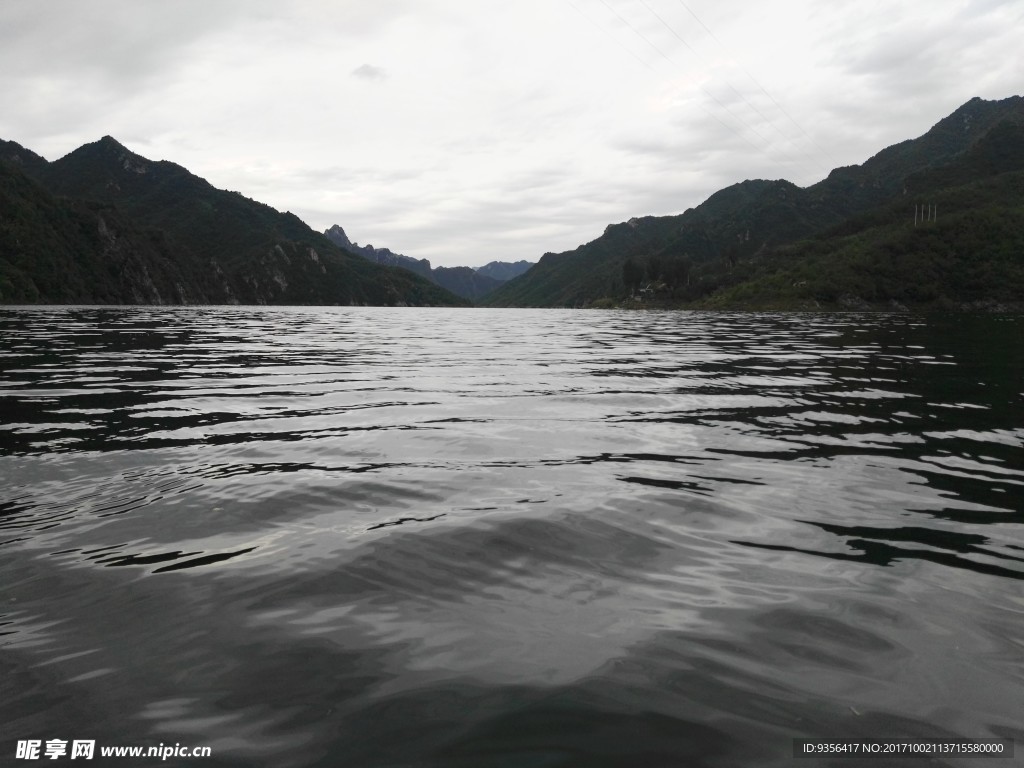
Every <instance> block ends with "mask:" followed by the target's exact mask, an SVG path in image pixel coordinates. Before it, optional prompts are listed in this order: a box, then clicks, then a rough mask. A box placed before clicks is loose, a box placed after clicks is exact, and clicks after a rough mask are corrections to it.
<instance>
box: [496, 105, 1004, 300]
mask: <svg viewBox="0 0 1024 768" xmlns="http://www.w3.org/2000/svg"><path fill="white" fill-rule="evenodd" d="M1022 122H1024V98H1021V97H1020V96H1013V97H1010V98H1007V99H1004V100H1001V101H984V100H982V99H979V98H974V99H971V100H970V101H969V102H967V103H966V104H964V105H963V106H961V107H960V108H958V109H957V110H956V111H954V112H953V113H952V114H950V115H949V116H947V117H945V118H943V119H942V120H940V121H939V122H938V123H937V124H936V125H935V126H933V127H932V128H931V129H930V130H929V131H928V132H927V133H925V134H924V135H923V136H921V137H919V138H917V139H910V140H907V141H903V142H900V143H898V144H895V145H893V146H891V147H888V148H886V149H883V150H882V151H881V152H879V153H877V154H876V155H874V156H873V157H871V158H869V159H868V160H867V161H865V162H864V163H863V164H861V165H855V166H848V167H844V168H837V169H835V170H833V171H832V172H831V173H830V174H829V175H828V177H827V178H826V179H824V180H822V181H821V182H818V183H817V184H814V185H812V186H809V187H807V188H800V187H797V186H796V185H794V184H792V183H791V182H788V181H786V180H784V179H780V180H775V181H767V180H748V181H744V182H741V183H738V184H734V185H732V186H730V187H727V188H725V189H723V190H720V191H719V192H716V193H715V194H713V195H711V196H710V197H709V198H708V199H707V200H706V201H704V202H703V203H701V204H700V205H699V206H697V207H696V208H691V209H688V210H686V211H685V212H683V213H681V214H676V215H673V216H661V217H654V216H644V217H638V218H633V219H630V220H629V221H627V222H623V223H621V224H612V225H609V226H608V227H607V228H606V229H605V231H604V233H603V234H602V235H601V236H600V237H598V238H597V239H595V240H593V241H591V242H589V243H586V244H584V245H581V246H579V247H578V248H576V249H575V250H573V251H568V252H565V253H560V254H554V253H547V254H544V256H543V257H542V258H541V259H540V261H539V262H538V264H537V266H536V267H534V268H533V269H531V270H530V271H529V272H527V273H525V274H524V275H521V276H520V277H517V278H515V279H513V280H510V281H509V282H508V283H506V284H505V285H503V286H502V287H501V288H499V289H498V290H497V291H495V292H494V293H493V294H491V295H490V296H488V297H487V298H486V299H485V301H484V303H485V304H488V305H491V306H585V305H588V304H591V303H593V302H595V301H598V300H606V301H607V300H612V299H614V297H623V296H628V295H629V294H630V293H631V290H632V289H631V287H630V286H628V285H627V284H626V277H627V276H628V275H630V276H632V277H631V278H630V279H633V280H636V283H635V284H634V286H633V288H636V287H637V286H638V285H639V284H640V282H641V281H643V280H645V281H646V283H647V284H650V285H651V286H653V287H652V288H651V289H650V290H652V291H654V292H655V293H657V292H658V291H659V290H660V291H662V295H663V296H665V295H668V296H669V298H670V299H671V300H673V301H676V302H680V301H689V302H696V301H705V300H707V299H708V297H711V296H712V295H714V294H715V292H716V291H719V290H721V289H724V288H726V287H728V286H732V285H736V284H737V283H738V282H739V281H741V280H742V279H744V278H743V276H744V275H745V274H747V273H752V272H751V270H752V269H753V266H752V265H756V266H757V268H758V269H761V268H762V266H761V265H762V264H763V263H764V262H765V261H766V260H768V261H770V260H771V257H772V254H775V253H776V252H778V250H779V249H780V248H783V247H784V246H787V245H788V244H791V243H795V242H798V241H801V240H803V239H806V238H812V237H816V236H818V235H819V234H821V233H825V232H827V231H829V230H830V229H831V228H836V227H840V226H841V225H843V224H844V222H847V221H850V220H852V219H854V218H856V217H858V216H861V215H863V214H866V213H867V212H869V211H871V210H874V209H877V208H880V207H884V206H886V205H895V204H897V202H898V201H899V200H904V196H905V195H912V194H914V193H915V192H917V191H918V190H917V189H916V187H915V184H916V183H917V181H916V180H919V179H922V178H939V177H942V174H947V175H948V174H950V173H954V171H952V170H950V168H951V167H953V165H955V163H956V161H957V159H958V158H961V157H963V156H964V155H965V153H967V152H968V151H969V150H970V149H971V148H972V147H975V146H976V145H978V143H979V142H981V141H982V140H983V139H985V138H986V137H988V136H989V135H990V134H991V133H992V132H993V131H997V130H1004V128H1002V127H1004V126H1013V125H1018V124H1021V123H1022ZM1012 144H1013V137H1012V136H1009V134H1008V135H1007V137H1006V142H1005V146H1003V147H1002V150H1000V151H1001V152H1002V155H999V157H1004V156H1005V155H1006V154H1007V153H1010V154H1012V152H1014V151H1016V150H1014V149H1011V148H1008V147H1009V145H1012ZM1014 146H1016V145H1014ZM992 151H993V152H995V150H992ZM989 162H990V164H993V163H994V164H995V165H997V166H998V165H999V163H1000V162H1004V161H1002V160H999V159H998V158H995V159H993V158H990V160H989ZM959 173H961V175H962V178H960V182H967V181H970V180H972V179H974V178H975V177H976V174H975V175H972V174H974V171H964V170H963V169H961V170H960V171H959ZM965 173H966V176H963V174H965ZM928 174H933V175H932V176H928ZM935 174H938V175H935ZM943 178H945V177H943ZM949 178H952V177H949ZM933 190H934V188H933ZM921 191H924V190H921ZM1011 199H1012V198H1011ZM917 202H922V201H917ZM1021 202H1022V200H1021V199H1020V198H1019V197H1018V198H1016V205H1017V206H1019V205H1020V204H1021ZM902 205H903V207H904V208H908V209H909V210H912V209H913V205H914V201H913V200H911V199H909V198H906V199H905V200H904V203H903V204H902ZM821 268H822V269H825V268H826V267H824V266H822V267H821ZM637 275H639V278H637V277H636V276H637ZM952 281H953V278H952V277H949V276H947V277H945V278H943V289H942V290H943V291H945V292H946V293H941V292H940V293H941V295H947V293H948V294H949V296H950V298H952V297H954V296H955V295H956V294H957V291H958V289H957V288H956V286H955V285H953V284H952ZM661 285H663V286H666V288H664V289H659V288H658V287H657V286H661ZM684 288H685V290H684ZM831 295H832V292H831V291H830V290H829V291H825V292H824V293H823V294H822V296H823V297H827V296H831ZM808 299H809V300H811V301H817V299H814V297H808ZM726 303H727V302H726Z"/></svg>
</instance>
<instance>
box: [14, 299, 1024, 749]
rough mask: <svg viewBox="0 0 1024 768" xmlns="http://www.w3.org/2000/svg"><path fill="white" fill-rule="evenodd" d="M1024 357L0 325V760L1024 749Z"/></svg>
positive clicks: (130, 315) (995, 348) (908, 324)
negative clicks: (72, 747) (996, 741)
mask: <svg viewBox="0 0 1024 768" xmlns="http://www.w3.org/2000/svg"><path fill="white" fill-rule="evenodd" d="M1022 325H1024V318H1020V317H956V318H951V319H936V318H922V317H913V316H906V315H898V316H897V315H893V316H879V315H771V314H767V315H742V314H737V315H731V314H700V313H673V312H666V313H641V312H635V313H619V312H586V311H539V310H536V311H535V310H440V309H439V310H412V309H358V308H328V309H324V308H273V309H271V308H237V307H232V308H175V309H164V308H131V309H129V308H31V309H8V310H2V311H0V474H2V477H3V479H4V483H3V486H2V488H0V555H2V558H0V584H3V588H2V591H0V596H2V598H0V599H2V603H0V647H2V649H3V653H2V654H0V674H2V675H3V679H4V680H5V696H4V697H3V699H2V700H0V718H2V721H3V722H4V723H6V724H7V727H6V728H5V729H4V739H6V743H0V754H7V755H8V756H11V755H13V750H14V744H15V741H16V740H17V739H24V738H39V739H48V738H63V739H71V738H94V739H96V740H97V742H98V743H100V744H145V745H156V744H159V743H168V744H169V743H182V744H195V745H208V746H211V747H212V749H213V755H214V756H213V758H211V759H207V760H204V761H203V764H204V765H267V766H306V765H323V766H336V765H359V766H414V765H415V766H419V765H424V766H426V765H445V766H449V765H450V766H467V767H468V766H525V765H536V766H577V765H579V766H627V765H628V766H635V765H651V766H660V765H665V766H668V765H673V766H675V765H746V764H755V763H756V764H770V765H771V764H774V765H782V764H787V765H788V764H790V762H791V759H792V758H791V745H792V739H793V738H795V737H806V738H825V737H829V738H896V737H912V736H919V737H947V736H957V737H969V738H981V737H992V736H999V737H1003V738H1017V739H1020V738H1022V737H1024V729H1022V727H1021V726H1020V723H1019V713H1020V712H1022V711H1024V665H1022V664H1021V659H1022V658H1024V635H1022V633H1021V627H1022V626H1024V616H1022V614H1024V598H1022V597H1021V595H1022V594H1024V591H1022V586H1024V585H1022V584H1021V581H1022V579H1024V532H1022V527H1021V523H1022V522H1024V504H1022V499H1024V450H1022V449H1024V345H1022V344H1021V341H1020V340H1021V338H1024V327H1022ZM193 762H194V761H193ZM805 763H806V764H807V765H813V764H814V761H805ZM168 764H170V763H168ZM823 764H828V763H827V761H826V762H825V763H823ZM937 764H942V763H937ZM945 764H951V765H953V764H958V763H957V762H956V761H955V760H953V761H950V762H948V763H945ZM960 764H962V763H960Z"/></svg>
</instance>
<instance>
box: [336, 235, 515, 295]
mask: <svg viewBox="0 0 1024 768" xmlns="http://www.w3.org/2000/svg"><path fill="white" fill-rule="evenodd" d="M324 235H325V236H326V237H327V238H329V239H330V240H331V241H332V242H333V243H335V244H336V245H338V246H340V247H342V248H344V249H345V250H347V251H349V252H350V253H356V254H358V255H360V256H362V257H363V258H365V259H367V260H369V261H372V262H374V263H375V264H387V265H388V266H393V267H402V268H403V269H407V270H409V271H410V272H414V273H416V274H417V275H420V276H422V277H425V278H426V279H427V280H430V281H431V282H434V283H436V284H437V285H440V286H441V287H442V288H444V289H445V290H446V291H451V292H452V293H454V294H455V295H456V296H461V297H462V298H464V299H467V300H469V301H473V302H476V301H480V300H481V299H483V298H484V297H485V296H487V295H488V294H489V293H491V292H492V291H494V290H495V289H496V288H498V286H500V285H501V283H502V282H503V281H502V280H500V279H498V278H495V277H493V276H490V275H487V274H481V273H480V271H479V270H473V269H470V268H469V267H436V268H435V267H431V266H430V262H429V261H428V260H427V259H414V258H412V257H411V256H404V255H402V254H400V253H394V252H392V251H391V250H389V249H388V248H374V247H373V246H372V245H357V244H356V243H353V242H352V241H351V240H350V239H349V237H348V235H346V234H345V230H344V229H342V228H341V226H339V225H338V224H335V225H334V226H332V227H331V228H329V229H327V230H326V231H325V232H324ZM521 263H523V264H527V262H521ZM491 264H494V265H497V264H499V262H491ZM488 266H490V265H488Z"/></svg>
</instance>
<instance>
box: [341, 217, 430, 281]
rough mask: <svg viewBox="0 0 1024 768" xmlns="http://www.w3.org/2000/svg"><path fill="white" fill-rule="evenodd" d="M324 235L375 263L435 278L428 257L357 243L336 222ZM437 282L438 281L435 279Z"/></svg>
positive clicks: (428, 278)
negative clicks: (408, 254) (403, 253)
mask: <svg viewBox="0 0 1024 768" xmlns="http://www.w3.org/2000/svg"><path fill="white" fill-rule="evenodd" d="M324 235H326V236H327V238H328V239H329V240H330V241H331V242H333V243H334V244H335V245H338V246H340V247H341V248H344V249H345V250H346V251H348V252H349V253H355V254H357V255H359V256H362V257H363V258H364V259H367V260H368V261H372V262H373V263H374V264H383V265H385V266H388V267H402V268H403V269H407V270H409V271H410V272H413V273H415V274H417V275H419V276H420V277H425V278H427V280H433V275H432V269H431V266H430V262H429V261H428V260H427V259H414V258H412V257H411V256H403V255H402V254H400V253H393V252H392V251H391V250H390V249H388V248H374V247H373V246H372V245H357V244H356V243H353V242H352V241H351V240H349V239H348V235H346V234H345V230H344V229H342V228H341V227H340V226H339V225H337V224H335V225H334V226H332V227H331V228H330V229H328V230H326V231H325V232H324ZM434 282H436V281H434Z"/></svg>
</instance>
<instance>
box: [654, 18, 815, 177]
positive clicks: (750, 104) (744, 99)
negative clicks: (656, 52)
mask: <svg viewBox="0 0 1024 768" xmlns="http://www.w3.org/2000/svg"><path fill="white" fill-rule="evenodd" d="M640 3H641V5H643V7H644V8H646V9H647V10H648V11H650V13H651V15H652V16H654V17H655V18H656V19H657V20H658V21H660V22H661V24H662V26H663V27H665V29H667V30H668V31H669V32H671V33H672V34H673V35H674V36H675V38H676V39H677V40H679V42H681V43H682V44H683V45H685V46H686V48H687V49H688V50H689V51H690V52H691V53H693V55H694V56H696V57H697V58H701V56H700V54H699V53H697V50H696V49H695V48H694V47H693V46H692V45H690V44H689V43H688V42H687V41H686V40H685V39H684V38H683V36H682V35H680V34H679V33H678V32H677V31H676V29H675V27H673V26H672V25H671V24H669V23H668V22H667V21H665V19H664V18H663V17H662V16H661V14H659V13H658V12H657V11H655V10H654V9H653V8H652V7H651V6H650V5H648V3H647V0H640ZM684 7H685V6H684ZM687 10H689V8H687ZM690 13H691V15H692V14H693V12H692V11H690ZM694 18H697V17H696V16H694ZM697 21H698V22H699V23H700V25H701V26H702V27H704V29H705V30H707V32H708V34H711V36H712V37H715V36H714V34H713V33H712V32H711V30H710V29H708V28H707V26H705V24H704V22H702V21H700V19H697ZM715 40H716V41H718V38H717V37H715ZM718 42H719V45H721V42H720V41H718ZM723 47H724V46H723ZM723 82H724V83H725V85H726V86H727V87H728V88H729V90H731V91H732V92H733V93H734V94H736V96H738V97H739V98H740V100H741V101H742V102H743V103H744V104H746V105H747V106H748V107H750V109H751V110H753V111H754V112H755V113H757V115H758V117H760V118H761V119H762V120H763V121H764V122H766V123H767V124H768V125H770V126H771V127H772V128H774V129H775V132H776V133H778V134H779V136H781V137H782V138H783V139H785V140H786V141H788V142H789V143H790V144H791V145H792V146H793V148H794V149H795V150H796V151H797V152H804V150H802V149H801V148H800V147H799V146H798V145H797V143H796V142H795V141H793V139H791V138H790V137H789V136H787V135H786V134H785V133H783V131H782V129H781V128H779V127H778V126H777V125H775V123H774V122H773V121H772V119H771V118H770V117H768V116H767V115H766V114H764V112H762V111H761V110H760V109H758V107H757V105H756V104H754V103H753V102H752V101H750V100H749V99H748V98H747V97H746V96H744V95H743V94H742V93H740V92H739V91H738V90H736V87H735V86H733V84H732V83H730V82H729V81H728V80H725V79H724V78H723ZM762 90H763V89H762ZM769 98H770V97H769ZM797 127H798V128H799V126H797ZM808 138H809V137H808ZM766 141H767V139H766ZM811 162H812V163H813V164H814V165H817V163H816V162H814V161H813V160H812V161H811ZM826 170H828V169H826Z"/></svg>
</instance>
